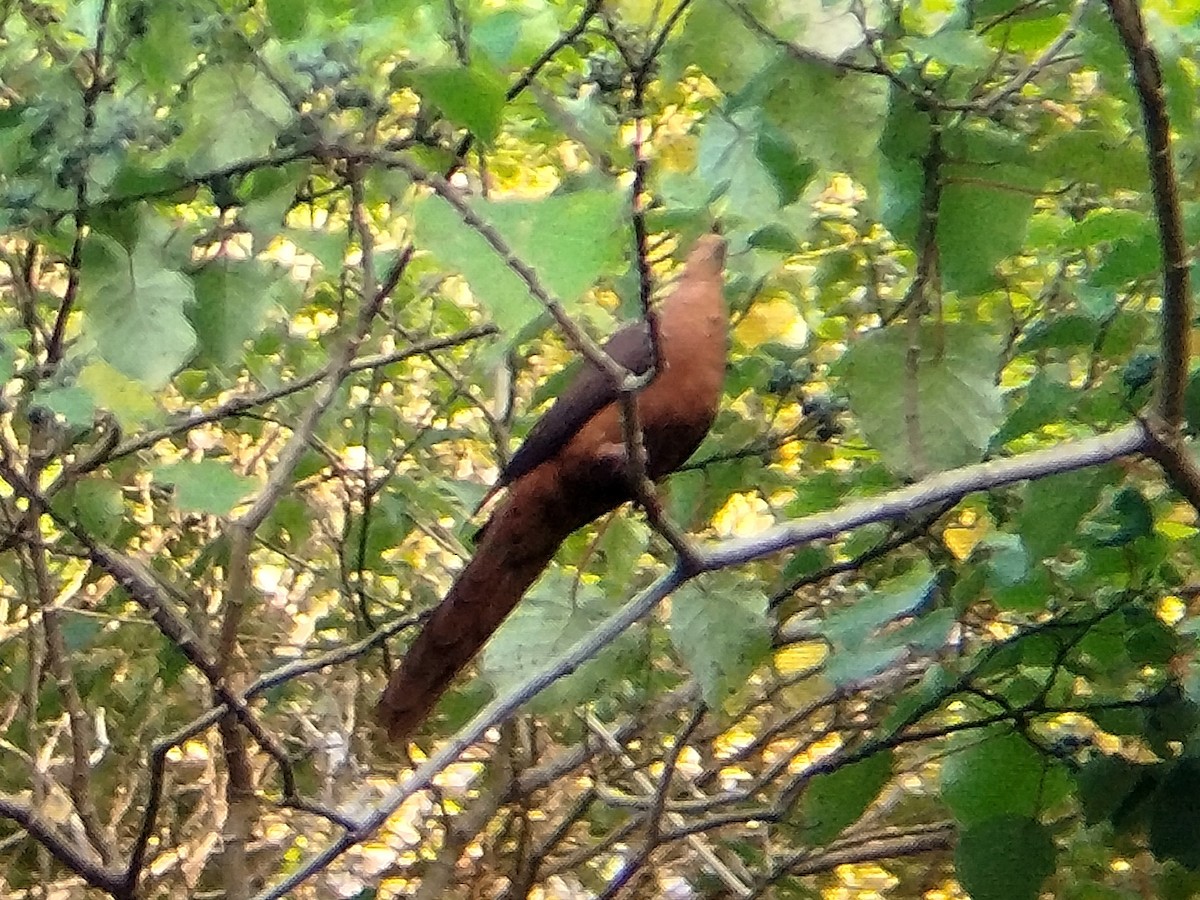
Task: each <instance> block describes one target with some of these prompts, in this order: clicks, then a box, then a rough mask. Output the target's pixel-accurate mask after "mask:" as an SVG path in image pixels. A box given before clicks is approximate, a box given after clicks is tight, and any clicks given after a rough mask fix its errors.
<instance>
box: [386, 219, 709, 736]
mask: <svg viewBox="0 0 1200 900" xmlns="http://www.w3.org/2000/svg"><path fill="white" fill-rule="evenodd" d="M724 262H725V241H724V239H723V238H721V237H720V236H718V235H705V236H704V237H702V238H700V240H699V241H697V242H696V246H695V247H694V248H693V249H692V252H691V254H690V255H689V256H688V259H687V265H686V266H685V267H684V269H683V275H682V277H681V278H680V280H679V282H678V284H676V286H675V288H674V290H673V291H672V292H671V294H670V296H668V297H667V299H666V300H664V301H663V303H662V305H661V306H660V307H659V309H658V314H657V316H656V320H657V331H658V334H657V341H655V342H654V343H653V345H652V343H651V339H650V330H649V327H648V326H647V325H646V323H645V322H641V323H639V324H637V325H629V326H626V327H625V328H622V329H621V330H620V331H618V332H617V333H616V334H614V335H613V336H612V337H611V338H610V339H609V340H608V342H607V343H606V344H605V345H604V350H605V352H606V353H608V354H609V355H610V356H611V357H612V358H613V359H615V360H616V361H617V362H619V363H621V365H623V366H624V367H625V368H626V369H629V370H631V371H633V372H636V373H639V374H641V373H645V372H648V371H649V370H650V366H651V361H652V357H653V353H654V349H655V348H657V351H658V367H657V370H656V373H655V376H654V378H653V379H652V380H651V382H650V384H649V385H647V386H646V388H645V389H644V390H643V391H642V392H641V393H639V394H638V395H637V409H638V419H639V421H640V422H641V426H642V434H643V439H644V444H645V447H646V465H647V470H648V474H649V475H650V477H651V478H653V479H659V478H662V477H663V476H665V475H668V474H670V473H671V472H673V471H674V470H675V469H677V468H678V467H679V466H680V465H682V464H683V462H684V461H685V460H686V459H687V458H688V457H689V456H691V455H692V451H694V450H695V449H696V447H698V446H699V445H700V442H701V441H702V440H703V439H704V436H705V435H706V434H707V433H708V429H709V427H710V426H711V425H712V423H713V419H714V418H715V417H716V414H717V405H718V403H719V402H720V398H721V390H722V385H723V383H724V380H725V356H726V343H727V339H728V338H727V333H728V316H727V314H726V311H725V301H724V297H723V294H722V278H721V271H722V267H723V265H724ZM617 400H618V394H617V391H616V390H615V389H614V388H613V386H612V384H611V383H610V381H609V379H608V378H607V377H606V376H605V375H604V373H603V372H602V371H601V370H600V369H599V368H597V367H596V366H595V365H592V364H591V363H587V362H585V364H584V368H583V369H582V370H581V371H580V373H579V375H577V376H576V378H575V379H574V380H573V381H572V382H571V384H570V385H569V386H568V387H567V389H566V390H565V391H564V392H563V393H562V395H561V396H560V397H558V399H557V400H555V402H554V404H553V405H552V406H551V407H550V409H549V410H548V411H547V412H546V414H545V415H544V416H542V418H541V419H540V420H539V421H538V422H537V423H536V424H535V425H534V426H533V428H532V429H530V431H529V435H528V436H527V437H526V438H525V442H524V443H523V444H522V445H521V447H520V449H519V450H517V452H516V453H515V454H513V457H512V459H511V460H509V463H508V465H507V466H505V468H504V470H503V471H502V472H501V473H500V478H499V482H498V486H499V487H506V488H507V489H508V492H507V494H506V496H505V497H504V498H503V499H502V500H501V502H500V505H499V506H498V507H497V509H496V511H495V512H494V513H493V514H492V516H491V518H490V519H488V521H487V523H486V524H485V525H484V527H483V529H481V531H480V533H479V539H478V543H477V545H476V549H475V554H474V556H473V557H472V558H471V560H470V561H469V562H468V563H467V565H466V568H464V569H463V570H462V572H461V573H459V576H458V578H456V579H455V581H454V585H453V586H452V587H451V588H450V592H449V593H448V594H447V595H446V598H445V599H444V600H443V601H442V602H441V604H439V605H438V607H437V609H435V610H434V612H433V615H432V616H431V617H430V619H429V621H428V622H426V624H425V627H424V628H423V629H422V630H421V633H420V634H418V635H417V639H416V640H415V641H414V642H413V644H412V646H411V647H410V648H409V650H408V653H407V655H406V656H405V657H404V659H403V660H402V661H401V663H400V666H399V667H398V668H397V669H396V670H395V671H394V672H392V675H391V678H390V679H389V681H388V686H387V689H386V690H385V691H384V693H383V698H382V699H381V700H380V701H379V707H378V716H379V721H380V723H381V724H382V725H384V726H385V727H386V728H387V730H388V734H389V735H390V736H391V738H392V739H393V740H402V739H404V738H406V737H407V736H408V735H409V734H410V733H411V732H412V730H413V729H414V728H416V727H417V725H419V724H420V723H421V721H422V720H423V719H424V718H425V717H426V715H428V714H429V711H430V710H431V709H432V708H433V705H434V704H435V703H436V702H437V700H438V698H439V697H440V696H441V695H442V694H443V693H444V692H445V690H446V688H447V687H448V686H449V684H450V682H451V681H452V680H453V678H454V676H455V675H457V674H458V672H459V671H460V670H461V669H462V668H463V667H464V666H466V664H467V663H468V662H470V661H471V659H472V658H473V657H474V656H475V654H476V653H477V652H478V651H479V649H480V648H481V647H482V646H483V645H484V643H485V642H486V641H487V639H488V638H489V637H490V636H491V634H492V632H494V631H495V630H496V629H497V628H498V627H500V623H501V622H502V621H503V620H504V618H505V616H507V615H508V614H509V613H510V612H512V610H513V607H515V606H516V605H517V602H518V601H519V600H520V599H521V597H522V596H523V595H524V594H525V591H526V590H528V588H529V586H530V585H531V584H533V582H534V581H536V580H537V577H538V575H540V574H541V572H542V570H543V569H545V568H546V566H547V565H549V564H550V560H551V559H553V557H554V554H555V552H556V551H557V550H558V547H559V545H560V544H561V543H562V542H563V541H564V540H566V538H567V537H568V536H569V535H570V534H571V533H572V532H573V531H575V530H577V529H579V528H582V527H583V526H584V525H586V524H588V523H589V522H591V521H593V520H594V519H597V518H599V517H600V516H602V515H604V513H606V512H608V511H610V510H612V509H615V508H616V507H618V506H620V505H621V504H622V503H625V502H626V501H628V500H631V499H633V496H634V492H633V488H632V486H631V482H630V479H629V477H628V467H627V465H626V447H625V439H624V433H623V429H622V423H621V411H620V407H619V404H618V402H617Z"/></svg>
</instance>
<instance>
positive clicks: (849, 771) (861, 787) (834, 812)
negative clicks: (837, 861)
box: [803, 750, 894, 845]
mask: <svg viewBox="0 0 1200 900" xmlns="http://www.w3.org/2000/svg"><path fill="white" fill-rule="evenodd" d="M893 763H894V754H893V753H892V751H890V750H889V751H886V752H881V753H873V754H872V755H870V756H868V757H867V758H866V759H864V760H861V761H859V762H856V763H852V764H851V765H848V766H842V767H841V768H839V769H837V770H835V771H833V772H829V773H827V774H822V775H817V776H816V777H814V778H813V779H812V781H811V782H810V783H809V785H808V788H807V789H806V790H805V792H804V814H803V821H804V837H805V840H806V841H807V842H808V843H809V844H812V845H820V844H827V843H829V842H830V841H831V840H833V839H834V838H836V837H837V836H838V835H839V834H841V833H842V829H844V828H845V827H846V826H848V825H852V824H853V823H855V822H857V821H858V819H859V817H860V816H861V815H862V814H863V812H865V811H866V809H867V807H868V806H870V805H871V802H872V801H873V800H874V799H875V798H876V797H878V796H879V792H880V791H881V790H883V787H884V785H886V784H887V783H888V781H889V780H891V777H892V766H893Z"/></svg>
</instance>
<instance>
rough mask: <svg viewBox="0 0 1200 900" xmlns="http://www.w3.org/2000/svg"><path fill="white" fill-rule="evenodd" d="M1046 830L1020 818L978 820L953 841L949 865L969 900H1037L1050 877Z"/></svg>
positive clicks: (1051, 854) (1050, 851)
mask: <svg viewBox="0 0 1200 900" xmlns="http://www.w3.org/2000/svg"><path fill="white" fill-rule="evenodd" d="M1055 856H1056V851H1055V848H1054V841H1053V839H1052V838H1051V836H1050V830H1049V829H1048V828H1046V826H1045V825H1043V824H1042V823H1041V822H1038V821H1036V820H1034V819H1030V818H1022V817H1020V816H1001V817H997V818H994V819H989V820H987V821H985V822H979V823H977V824H975V825H972V826H971V827H969V828H968V829H967V830H966V831H964V832H962V834H960V835H959V837H958V845H957V846H956V847H955V850H954V867H955V873H956V874H957V876H958V881H959V883H960V884H961V885H962V886H963V887H964V888H965V889H966V890H967V892H968V893H970V895H971V897H972V900H1037V897H1038V896H1039V894H1040V893H1041V889H1042V884H1043V883H1044V882H1045V881H1046V879H1047V878H1049V877H1050V876H1051V875H1052V874H1053V873H1054V866H1055Z"/></svg>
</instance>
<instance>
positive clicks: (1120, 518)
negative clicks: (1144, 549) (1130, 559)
mask: <svg viewBox="0 0 1200 900" xmlns="http://www.w3.org/2000/svg"><path fill="white" fill-rule="evenodd" d="M1112 511H1113V513H1115V517H1116V520H1117V526H1116V530H1115V531H1114V532H1113V533H1112V534H1109V535H1107V536H1106V537H1103V538H1101V539H1100V545H1101V546H1102V547H1120V546H1123V545H1125V544H1129V543H1132V542H1133V541H1135V540H1137V539H1138V538H1140V537H1146V536H1147V535H1149V534H1151V533H1153V531H1154V510H1153V509H1151V507H1150V501H1148V500H1147V499H1146V498H1145V496H1143V494H1142V492H1141V491H1139V490H1138V489H1137V488H1136V487H1134V486H1133V485H1126V486H1125V487H1123V488H1121V489H1120V490H1119V491H1117V495H1116V496H1115V497H1113V502H1112Z"/></svg>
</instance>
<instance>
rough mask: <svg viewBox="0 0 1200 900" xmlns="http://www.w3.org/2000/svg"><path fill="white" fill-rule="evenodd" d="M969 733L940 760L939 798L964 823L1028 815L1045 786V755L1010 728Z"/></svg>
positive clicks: (1039, 798) (1033, 812)
mask: <svg viewBox="0 0 1200 900" xmlns="http://www.w3.org/2000/svg"><path fill="white" fill-rule="evenodd" d="M990 734H991V736H990V737H988V738H986V739H984V740H979V739H978V737H972V738H970V739H969V741H970V742H969V743H967V744H966V746H965V747H964V748H963V749H960V750H958V751H956V752H953V753H951V754H949V756H947V757H946V761H945V762H944V763H943V764H942V772H941V787H942V799H943V800H944V801H945V802H946V805H947V806H949V807H950V809H951V810H952V811H953V812H954V817H955V818H956V819H957V820H958V821H959V822H962V823H963V824H965V825H974V824H977V823H979V822H983V821H985V820H987V819H992V818H994V817H996V816H1004V815H1012V816H1032V815H1034V814H1035V813H1036V812H1038V810H1039V806H1040V803H1041V800H1042V797H1043V791H1044V788H1045V779H1046V776H1047V770H1048V762H1047V758H1046V757H1045V756H1043V755H1042V754H1041V753H1039V752H1038V751H1037V750H1035V749H1033V747H1031V746H1030V745H1029V742H1028V741H1026V740H1025V739H1024V738H1022V737H1021V736H1020V735H1018V734H1015V733H1014V732H1012V731H1007V730H1003V731H999V730H994V731H992V732H990Z"/></svg>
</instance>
